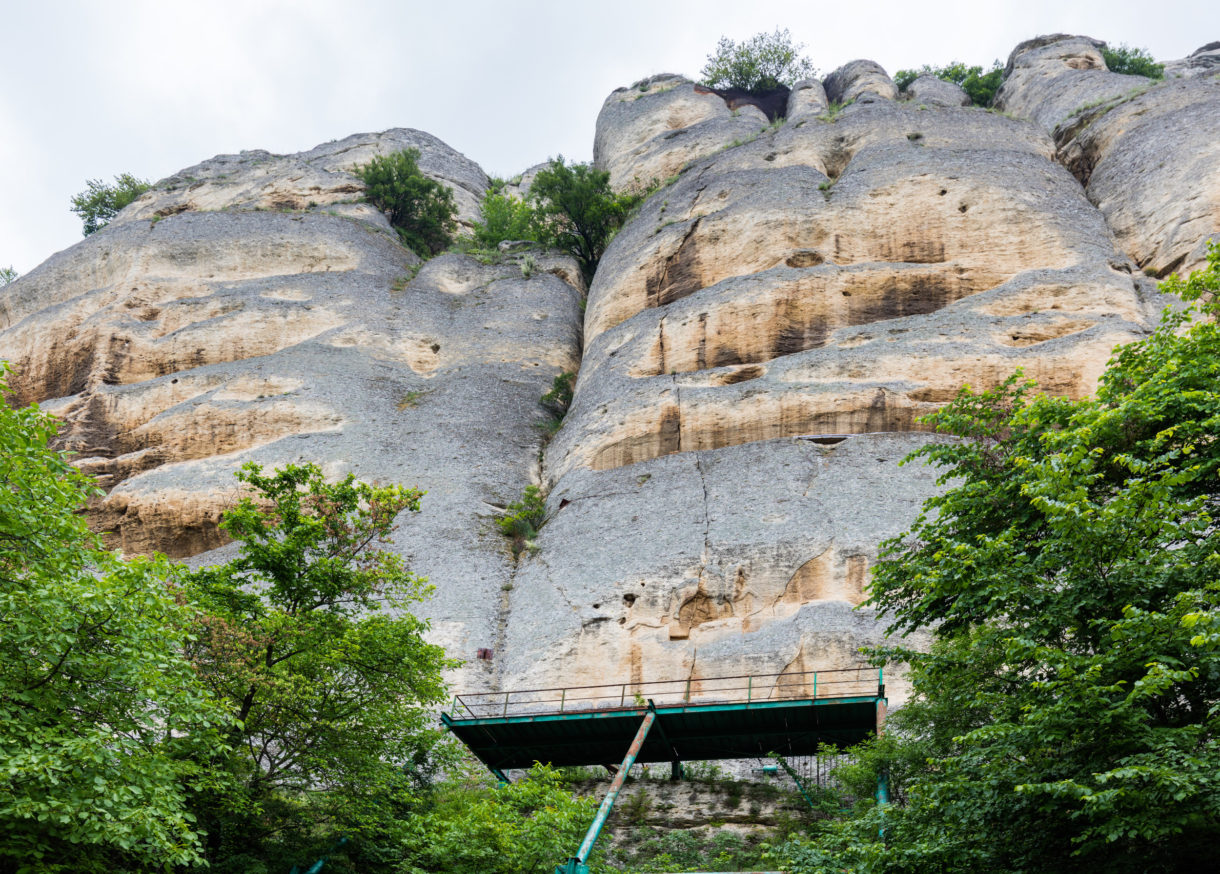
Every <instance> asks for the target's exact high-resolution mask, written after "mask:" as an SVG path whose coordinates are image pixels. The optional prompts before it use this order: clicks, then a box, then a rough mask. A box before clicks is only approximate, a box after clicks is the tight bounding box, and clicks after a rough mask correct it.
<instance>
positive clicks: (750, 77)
mask: <svg viewBox="0 0 1220 874" xmlns="http://www.w3.org/2000/svg"><path fill="white" fill-rule="evenodd" d="M804 48H805V45H804V43H793V42H792V35H791V34H790V33H789V32H788V29H787V28H784V29H783V30H780V29H778V28H776V30H775V32H774V33H756V34H754V36H752V37H750V38H749V39H747V40H742V41H741V42H733V40H731V39H729V38H728V37H727V36H722V37H721V38H720V41H719V42H718V43H716V50H715V51H714V52H712V53H711V54H710V55H708V56H707V63H706V64H704V66H703V70H702V71H701V72H700V74H699V75H700V76H701V77H702V82H703V84H704V85H706V86H708V87H709V88H741V89H742V90H744V91H749V92H751V93H754V94H761V93H763V92H766V91H772V90H774V89H776V88H778V87H780V86H781V85H785V86H788V87H791V86H792V85H794V84H795V83H797V82H798V81H800V80H801V79H807V78H809V77H810V76H816V75H817V72H818V71H817V69H816V68H815V67H814V66H813V63H812V62H811V61H810V60H809V59H808V58H807V57H805V56H804V55H802V54H801V50H802V49H804Z"/></svg>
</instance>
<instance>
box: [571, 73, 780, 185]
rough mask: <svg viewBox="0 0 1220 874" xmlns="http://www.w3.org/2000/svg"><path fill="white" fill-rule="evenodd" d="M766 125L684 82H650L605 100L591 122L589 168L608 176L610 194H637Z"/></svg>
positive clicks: (751, 110) (756, 112) (756, 114)
mask: <svg viewBox="0 0 1220 874" xmlns="http://www.w3.org/2000/svg"><path fill="white" fill-rule="evenodd" d="M767 124H768V121H767V117H766V115H764V114H763V112H762V110H760V109H758V108H757V107H753V106H745V107H742V108H740V109H736V110H735V109H730V108H729V105H728V103H726V102H725V101H724V100H723V99H722V98H720V97H719V96H717V95H716V94H715V93H714V92H712V91H709V90H707V89H701V90H700V89H698V87H697V86H696V85H695V83H694V82H691V81H690V80H689V79H686V78H684V77H682V76H671V75H661V76H653V77H651V78H649V79H644V80H643V81H640V82H637V83H635V84H634V85H632V86H631V87H630V88H619V89H618V90H616V91H615V92H614V93H613V94H611V95H610V96H609V97H607V98H606V102H605V103H604V104H603V105H602V111H601V113H600V114H599V115H598V117H597V131H596V135H595V137H594V140H593V163H594V164H595V165H596V166H597V167H598V169H600V170H606V171H608V172H609V173H610V185H611V186H612V187H613V188H614V189H616V190H623V189H629V188H634V189H643V188H647V187H648V186H649V185H650V184H652V183H653V182H660V181H662V180H664V179H668V178H669V177H670V176H673V175H674V174H675V173H677V172H678V171H679V170H681V169H682V168H683V167H684V166H685V165H686V164H687V163H689V162H690V161H693V160H695V159H696V158H702V157H704V156H706V155H710V154H712V153H713V152H716V151H718V150H720V149H723V148H724V147H726V146H728V145H730V144H732V143H734V142H740V141H741V140H744V139H747V138H749V137H751V136H753V135H755V134H757V133H758V132H759V131H760V130H762V129H763V128H765V127H766V126H767Z"/></svg>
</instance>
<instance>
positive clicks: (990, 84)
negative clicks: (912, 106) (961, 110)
mask: <svg viewBox="0 0 1220 874" xmlns="http://www.w3.org/2000/svg"><path fill="white" fill-rule="evenodd" d="M920 76H935V77H936V78H937V79H943V80H944V81H945V82H952V83H953V84H954V85H960V86H961V87H962V90H963V91H965V92H966V94H967V95H968V96H969V97H970V102H971V103H973V104H974V105H975V106H990V105H991V102H992V101H993V100H995V93H996V92H997V91H999V90H1000V85H1001V84H1003V82H1004V67H1003V66H1002V65H1001V64H1000V62H999V61H993V62H992V64H991V66H990V67H988V68H987V69H985V70H984V69H983V68H982V67H980V66H977V65H976V66H973V67H971V66H967V65H966V64H963V63H962V62H961V61H954V62H953V63H951V64H948V65H946V66H943V67H932V66H929V65H928V64H924V65H923V66H922V67H920V68H919V69H918V70H899V71H898V72H897V73H895V74H894V84H895V85H896V86H897V87H898V90H899V91H905V90H906V89H907V86H909V85H910V84H911V83H912V82H914V81H915V80H916V79H918V78H919V77H920Z"/></svg>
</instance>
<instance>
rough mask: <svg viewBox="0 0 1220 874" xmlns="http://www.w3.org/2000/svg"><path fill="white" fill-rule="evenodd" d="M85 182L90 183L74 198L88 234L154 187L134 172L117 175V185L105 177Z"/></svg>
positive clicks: (104, 224)
mask: <svg viewBox="0 0 1220 874" xmlns="http://www.w3.org/2000/svg"><path fill="white" fill-rule="evenodd" d="M85 184H86V185H88V186H89V187H88V188H86V189H85V190H84V191H82V192H81V193H80V194H77V195H76V196H75V197H73V198H72V211H73V212H74V213H76V214H77V215H78V216H80V218H81V221H82V222H83V223H84V228H83V230H84V234H85V236H86V237H87V236H89V235H90V234H92V233H93V232H94V231H97V230H99V229H101V228H103V227H105V226H106V225H107V224H108V223H109V222H110V220H111V219H112V218H114V217H115V216H116V215H118V213H119V210H121V209H122V208H123V207H125V206H127V204H129V203H131V202H132V201H133V200H135V199H136V198H137V197H139V196H140V195H141V194H143V193H144V192H145V191H147V190H148V189H149V188H150V187H151V186H150V185H149V184H148V182H147V181H146V180H144V179H137V178H136V177H135V176H132V175H131V174H130V173H121V174H119V175H118V176H115V177H114V185H107V184H106V183H105V182H103V181H102V180H101V179H87V180H85Z"/></svg>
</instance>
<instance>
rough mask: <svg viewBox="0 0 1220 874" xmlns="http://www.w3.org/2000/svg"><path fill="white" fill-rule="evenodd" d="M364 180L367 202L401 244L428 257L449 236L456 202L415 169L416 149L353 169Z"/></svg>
mask: <svg viewBox="0 0 1220 874" xmlns="http://www.w3.org/2000/svg"><path fill="white" fill-rule="evenodd" d="M353 172H354V173H355V174H356V175H357V176H359V177H360V178H361V179H362V180H364V184H365V187H366V189H367V191H366V196H367V197H368V200H369V203H371V204H373V205H374V206H375V207H377V208H378V209H380V210H381V211H382V212H384V213H385V214H386V217H387V218H389V220H390V224H391V225H393V226H394V229H395V230H396V231H398V236H399V237H401V238H402V242H403V245H405V246H406V247H407V248H408V249H410V250H411V251H413V252H414V253H415V254H416V255H418V256H419V257H421V258H430V257H432V256H433V255H436V254H437V253H439V252H443V251H444V250H445V247H446V246H448V245H449V243H450V242H451V241H452V239H453V231H454V229H455V228H456V227H457V221H456V219H455V216H456V215H457V204H456V203H455V202H454V199H453V192H452V191H450V190H449V189H448V188H447V187H445V186H444V185H442V184H441V183H439V182H437V181H436V180H435V179H432V178H430V177H428V176H425V175H424V173H423V171H422V170H420V169H419V149H414V148H412V149H403V150H402V151H399V152H392V153H391V154H389V155H378V156H376V157H375V158H373V160H371V161H370V162H369V163H367V164H365V165H364V166H362V167H357V168H355V170H354V171H353Z"/></svg>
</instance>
